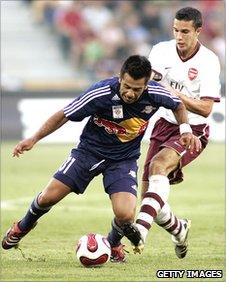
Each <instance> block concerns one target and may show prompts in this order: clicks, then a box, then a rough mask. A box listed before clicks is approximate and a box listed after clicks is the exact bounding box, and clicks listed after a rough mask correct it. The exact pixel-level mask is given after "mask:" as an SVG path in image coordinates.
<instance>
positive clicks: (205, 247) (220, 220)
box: [1, 0, 225, 281]
mask: <svg viewBox="0 0 226 282" xmlns="http://www.w3.org/2000/svg"><path fill="white" fill-rule="evenodd" d="M184 6H194V7H197V8H199V9H200V10H201V11H202V13H203V16H204V25H205V27H204V31H203V33H202V36H201V38H200V40H201V41H202V42H203V43H204V44H206V45H207V46H208V47H209V48H210V49H212V50H214V51H215V52H216V53H217V54H218V56H219V58H220V61H221V66H222V72H221V83H222V89H221V94H222V97H223V98H222V101H221V103H216V105H215V108H214V112H213V114H212V115H211V117H210V122H211V125H212V133H211V140H212V142H210V145H209V146H208V149H207V150H206V151H205V152H204V153H203V154H202V155H201V157H200V158H199V159H198V160H197V161H196V162H194V163H193V164H192V165H191V166H189V167H186V168H185V176H186V179H185V180H186V181H184V182H183V183H182V184H179V185H178V187H177V188H176V189H172V192H171V195H170V204H172V207H173V208H174V211H175V212H176V213H177V214H179V215H180V216H189V217H190V218H191V219H192V229H191V239H190V249H189V255H188V256H187V258H186V259H185V260H183V261H179V262H178V259H177V258H175V254H174V250H173V248H172V245H171V242H170V240H169V236H168V234H167V233H166V232H162V230H160V229H158V228H157V227H155V226H154V227H153V229H154V230H153V231H152V232H151V236H150V237H149V238H148V242H147V245H146V249H145V251H144V254H143V255H142V256H138V257H137V256H135V255H133V254H132V253H131V250H130V253H129V254H127V258H128V263H127V264H126V265H114V264H110V263H109V264H108V265H107V266H106V267H103V268H100V269H95V270H93V269H84V268H82V267H79V264H78V263H77V262H76V261H75V259H74V257H75V254H74V245H75V242H76V240H78V238H79V237H81V236H82V235H83V234H85V233H87V232H89V231H92V232H98V233H101V234H106V232H108V229H109V225H110V220H111V218H112V211H111V208H110V204H109V199H108V197H107V195H106V194H104V193H103V190H102V183H101V179H100V178H96V179H95V180H94V181H93V182H92V185H91V186H92V187H90V188H92V189H89V190H88V192H87V193H86V194H85V195H84V196H83V197H75V196H74V195H69V196H68V197H67V198H66V199H64V200H63V201H62V202H61V203H59V204H58V205H57V206H56V207H54V209H53V211H51V212H50V213H49V214H48V216H46V217H44V218H43V219H42V221H40V223H39V226H38V227H37V228H36V229H35V230H34V231H32V233H31V234H29V236H27V237H26V238H25V239H24V240H23V241H22V243H21V248H22V251H23V253H21V252H20V251H19V250H18V249H17V250H11V251H9V252H8V251H2V252H1V278H2V281H156V280H158V281H159V280H161V281H163V279H157V278H156V271H157V270H158V269H178V268H179V269H185V270H186V269H223V267H224V266H225V229H224V222H225V221H224V209H225V199H224V198H225V160H224V155H225V145H224V141H225V34H224V26H225V22H224V21H225V20H224V19H225V6H224V1H217V0H216V1H215V0H212V1H174V0H172V1H74V2H72V1H52V0H51V1H23V0H21V1H19V0H18V1H1V83H2V91H1V102H2V104H1V110H2V115H1V117H2V122H1V125H2V130H1V133H2V141H3V142H2V146H1V149H2V150H1V211H2V212H1V236H2V235H3V233H4V232H5V230H6V229H7V228H8V227H9V226H10V225H11V224H12V222H13V221H14V220H17V219H18V218H20V217H21V216H23V214H24V212H25V210H26V208H27V207H28V205H29V203H30V202H31V200H32V198H33V196H34V195H35V194H37V193H38V192H39V191H40V189H42V188H41V187H43V185H45V184H46V182H47V181H48V179H49V177H50V176H51V175H52V174H53V172H54V170H55V169H56V168H57V167H59V166H60V164H61V163H62V161H63V160H64V159H65V157H66V156H67V154H68V152H69V150H70V148H71V147H72V144H68V143H71V142H74V141H75V140H78V137H79V133H80V132H81V130H82V126H83V124H84V123H83V124H79V125H78V124H77V123H70V124H68V125H67V126H69V127H67V126H65V128H62V129H60V130H59V131H58V132H56V133H54V134H53V135H52V136H50V137H48V138H46V139H45V140H44V141H45V142H46V141H48V142H54V143H57V144H54V145H52V144H49V143H47V144H42V145H38V146H36V148H35V149H34V150H33V151H32V152H29V153H26V154H25V155H24V156H23V157H22V158H20V159H19V160H18V159H14V158H12V157H11V153H12V148H13V147H14V145H15V144H16V143H17V142H18V141H19V140H20V139H21V138H23V137H25V136H28V135H30V134H32V133H33V132H34V131H35V129H36V128H38V127H39V126H40V125H41V123H42V122H43V120H45V119H46V118H47V116H49V115H50V114H51V113H52V112H54V111H56V110H57V109H59V108H61V107H62V105H64V104H65V103H67V102H68V100H70V99H72V98H73V97H74V96H75V95H77V94H79V93H80V92H81V91H82V90H83V89H84V88H85V87H86V86H88V85H89V84H90V83H92V82H93V81H95V80H97V79H102V78H105V77H106V76H109V75H115V74H117V73H118V71H119V68H120V65H121V62H122V60H124V58H125V57H126V56H128V55H130V54H134V53H140V54H143V55H148V53H149V50H150V48H151V46H152V45H153V44H155V43H157V42H158V41H159V40H168V39H170V38H171V37H172V33H171V22H172V19H173V16H174V13H175V11H176V10H177V9H179V8H181V7H184ZM73 126H74V130H73V129H72V128H73ZM150 130H151V128H150ZM149 134H150V131H149V132H148V133H147V135H146V139H147V138H148V136H149ZM58 143H60V144H58ZM146 149H147V145H146V144H145V142H144V144H143V145H142V155H141V158H140V160H139V165H140V167H142V165H143V162H144V156H145V150H146ZM140 178H141V169H140V171H139V179H140ZM30 184H31V185H30ZM200 218H201V220H200ZM59 223H60V224H59ZM124 243H125V244H126V245H127V248H129V246H128V242H127V241H126V240H125V242H124ZM169 280H171V279H168V280H167V281H169ZM185 280H186V279H184V280H180V281H185ZM187 280H191V279H187ZM204 280H205V281H215V280H217V279H203V280H202V279H197V280H196V281H204ZM171 281H175V279H172V280H171ZM178 281H179V280H178ZM218 281H219V280H218ZM220 281H222V280H220Z"/></svg>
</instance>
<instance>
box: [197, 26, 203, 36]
mask: <svg viewBox="0 0 226 282" xmlns="http://www.w3.org/2000/svg"><path fill="white" fill-rule="evenodd" d="M201 30H202V28H201V27H198V28H197V29H196V34H197V36H199V34H200V32H201Z"/></svg>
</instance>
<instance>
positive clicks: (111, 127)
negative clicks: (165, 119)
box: [93, 117, 148, 142]
mask: <svg viewBox="0 0 226 282" xmlns="http://www.w3.org/2000/svg"><path fill="white" fill-rule="evenodd" d="M93 121H94V123H95V124H96V125H98V126H99V127H104V129H105V130H106V132H107V133H109V134H115V135H116V136H117V138H118V139H119V140H120V141H121V142H129V141H131V140H133V139H135V138H136V137H138V136H139V135H141V134H143V133H144V132H145V130H146V129H147V127H148V121H146V120H143V119H141V118H136V117H134V118H130V119H127V120H123V121H121V122H120V123H116V122H113V121H110V120H106V119H103V118H99V117H94V119H93Z"/></svg>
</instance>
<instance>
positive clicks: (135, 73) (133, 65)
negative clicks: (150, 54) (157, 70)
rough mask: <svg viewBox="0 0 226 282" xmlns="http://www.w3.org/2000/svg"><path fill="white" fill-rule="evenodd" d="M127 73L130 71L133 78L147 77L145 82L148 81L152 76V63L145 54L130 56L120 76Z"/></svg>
mask: <svg viewBox="0 0 226 282" xmlns="http://www.w3.org/2000/svg"><path fill="white" fill-rule="evenodd" d="M125 73H128V74H129V75H130V76H131V77H132V78H133V79H141V78H145V82H148V80H149V79H150V76H151V63H150V62H149V60H148V59H147V58H146V57H144V56H140V55H133V56H130V57H128V58H127V59H126V60H125V62H124V63H123V65H122V68H121V71H120V76H121V77H123V75H124V74H125Z"/></svg>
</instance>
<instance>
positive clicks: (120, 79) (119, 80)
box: [118, 73, 122, 83]
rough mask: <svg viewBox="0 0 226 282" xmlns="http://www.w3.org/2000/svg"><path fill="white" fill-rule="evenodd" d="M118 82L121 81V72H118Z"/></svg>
mask: <svg viewBox="0 0 226 282" xmlns="http://www.w3.org/2000/svg"><path fill="white" fill-rule="evenodd" d="M118 81H119V83H121V81H122V77H121V73H119V79H118Z"/></svg>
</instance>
